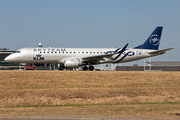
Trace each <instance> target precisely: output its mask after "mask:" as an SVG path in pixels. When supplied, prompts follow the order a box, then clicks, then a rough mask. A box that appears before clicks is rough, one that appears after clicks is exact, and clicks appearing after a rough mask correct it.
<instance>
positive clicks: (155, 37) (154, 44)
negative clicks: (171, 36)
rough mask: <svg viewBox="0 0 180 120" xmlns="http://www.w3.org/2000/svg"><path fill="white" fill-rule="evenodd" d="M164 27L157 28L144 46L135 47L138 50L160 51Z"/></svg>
mask: <svg viewBox="0 0 180 120" xmlns="http://www.w3.org/2000/svg"><path fill="white" fill-rule="evenodd" d="M162 29H163V27H157V28H156V29H155V30H154V31H153V32H152V34H151V35H150V36H149V37H148V39H147V40H146V41H145V42H144V44H142V45H139V46H137V47H135V48H136V49H152V50H158V48H159V44H160V40H161V33H162Z"/></svg>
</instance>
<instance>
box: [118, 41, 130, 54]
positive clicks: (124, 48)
mask: <svg viewBox="0 0 180 120" xmlns="http://www.w3.org/2000/svg"><path fill="white" fill-rule="evenodd" d="M128 45H129V43H127V44H126V45H125V46H124V47H123V49H121V50H120V51H119V52H117V51H118V50H119V49H117V50H116V52H117V53H123V52H124V51H125V50H126V48H127V46H128Z"/></svg>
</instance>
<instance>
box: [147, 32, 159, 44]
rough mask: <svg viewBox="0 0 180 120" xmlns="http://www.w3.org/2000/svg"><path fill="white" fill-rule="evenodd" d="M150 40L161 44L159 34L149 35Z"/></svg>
mask: <svg viewBox="0 0 180 120" xmlns="http://www.w3.org/2000/svg"><path fill="white" fill-rule="evenodd" d="M149 42H150V43H152V44H153V45H154V46H156V45H159V42H160V40H159V37H158V35H157V34H153V35H151V36H150V37H149Z"/></svg>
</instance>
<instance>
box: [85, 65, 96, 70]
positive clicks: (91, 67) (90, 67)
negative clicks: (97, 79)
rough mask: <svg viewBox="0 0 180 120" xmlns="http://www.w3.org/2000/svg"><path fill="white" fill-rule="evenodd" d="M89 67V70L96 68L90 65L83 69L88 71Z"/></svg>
mask: <svg viewBox="0 0 180 120" xmlns="http://www.w3.org/2000/svg"><path fill="white" fill-rule="evenodd" d="M88 69H89V71H93V70H94V66H92V65H90V66H89V67H87V66H83V70H84V71H87V70H88Z"/></svg>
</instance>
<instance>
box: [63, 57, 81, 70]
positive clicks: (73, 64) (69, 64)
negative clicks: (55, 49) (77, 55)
mask: <svg viewBox="0 0 180 120" xmlns="http://www.w3.org/2000/svg"><path fill="white" fill-rule="evenodd" d="M81 65H82V62H81V61H80V60H79V59H68V60H65V61H64V67H66V68H78V67H79V66H81Z"/></svg>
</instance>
